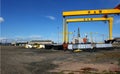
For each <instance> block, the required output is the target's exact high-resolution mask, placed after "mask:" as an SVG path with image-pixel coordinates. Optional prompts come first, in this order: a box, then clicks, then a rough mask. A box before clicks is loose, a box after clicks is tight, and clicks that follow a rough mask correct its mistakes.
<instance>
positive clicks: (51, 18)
mask: <svg viewBox="0 0 120 74" xmlns="http://www.w3.org/2000/svg"><path fill="white" fill-rule="evenodd" d="M46 18H49V19H50V20H55V19H56V18H55V17H54V16H46Z"/></svg>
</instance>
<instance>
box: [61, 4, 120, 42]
mask: <svg viewBox="0 0 120 74" xmlns="http://www.w3.org/2000/svg"><path fill="white" fill-rule="evenodd" d="M109 14H120V4H119V5H118V6H117V7H115V8H114V9H98V10H78V11H65V12H63V13H62V15H63V32H64V33H63V41H64V42H68V41H67V37H68V35H67V29H68V28H67V22H66V18H65V17H67V16H83V15H85V16H86V15H109ZM91 19H92V21H95V20H96V21H98V20H97V18H95V19H93V18H87V20H86V19H79V20H78V19H75V20H77V21H84V22H85V21H91ZM102 19H104V20H105V18H102ZM106 19H108V18H106ZM75 20H72V22H74V21H75ZM104 20H103V21H104ZM69 21H70V19H69ZM100 21H102V20H100ZM112 21H113V18H111V20H109V39H112Z"/></svg>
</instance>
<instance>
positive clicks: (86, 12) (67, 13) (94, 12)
mask: <svg viewBox="0 0 120 74" xmlns="http://www.w3.org/2000/svg"><path fill="white" fill-rule="evenodd" d="M100 14H103V15H104V14H120V9H101V10H78V11H64V12H63V13H62V15H63V16H64V17H65V16H82V15H100Z"/></svg>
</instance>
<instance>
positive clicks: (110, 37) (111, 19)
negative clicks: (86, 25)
mask: <svg viewBox="0 0 120 74" xmlns="http://www.w3.org/2000/svg"><path fill="white" fill-rule="evenodd" d="M91 21H108V22H109V39H110V40H111V39H112V24H113V17H109V18H104V17H101V18H74V19H66V21H65V22H66V23H67V24H65V25H64V27H65V28H64V31H63V32H64V33H63V34H64V35H63V36H64V39H63V41H64V42H65V43H67V42H68V34H67V33H68V23H70V22H91Z"/></svg>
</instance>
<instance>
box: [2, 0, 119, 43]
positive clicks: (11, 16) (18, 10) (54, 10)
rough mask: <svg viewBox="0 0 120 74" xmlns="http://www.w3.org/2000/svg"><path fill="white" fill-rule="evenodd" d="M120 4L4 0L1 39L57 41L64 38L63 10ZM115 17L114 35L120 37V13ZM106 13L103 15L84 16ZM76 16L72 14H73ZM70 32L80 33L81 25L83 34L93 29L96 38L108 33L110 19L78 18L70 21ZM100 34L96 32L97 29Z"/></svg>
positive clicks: (109, 0) (116, 1) (100, 0)
mask: <svg viewBox="0 0 120 74" xmlns="http://www.w3.org/2000/svg"><path fill="white" fill-rule="evenodd" d="M118 4H120V0H0V9H1V10H0V20H1V21H2V22H0V32H1V36H0V39H5V38H7V39H13V40H32V39H50V40H53V41H55V42H57V41H60V42H61V41H62V31H63V17H62V12H63V11H70V10H90V9H111V8H114V7H115V6H117V5H118ZM110 16H113V17H114V22H113V37H120V31H119V30H120V16H117V15H110ZM84 17H102V15H100V16H82V18H84ZM70 18H72V17H70ZM68 27H69V32H74V34H71V35H69V39H72V37H73V35H75V36H77V29H78V27H79V28H80V33H81V37H85V34H88V37H90V36H89V33H90V32H93V37H94V38H95V39H96V40H102V39H103V36H102V34H104V38H107V37H108V23H107V22H106V23H105V22H103V21H97V22H78V23H69V26H68ZM96 32H97V33H98V34H94V33H96Z"/></svg>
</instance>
